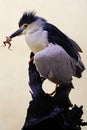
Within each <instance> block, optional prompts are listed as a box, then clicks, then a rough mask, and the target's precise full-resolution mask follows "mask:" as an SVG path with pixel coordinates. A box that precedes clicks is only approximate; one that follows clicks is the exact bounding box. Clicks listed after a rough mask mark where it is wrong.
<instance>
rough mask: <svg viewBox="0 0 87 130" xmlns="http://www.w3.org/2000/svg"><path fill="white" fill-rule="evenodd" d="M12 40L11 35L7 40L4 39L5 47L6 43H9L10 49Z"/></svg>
mask: <svg viewBox="0 0 87 130" xmlns="http://www.w3.org/2000/svg"><path fill="white" fill-rule="evenodd" d="M10 41H11V38H10V37H6V41H3V43H4V47H5V46H6V44H8V45H9V46H8V49H10V47H11V43H10Z"/></svg>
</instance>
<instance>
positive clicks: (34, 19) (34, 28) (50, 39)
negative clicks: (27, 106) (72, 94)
mask: <svg viewBox="0 0 87 130" xmlns="http://www.w3.org/2000/svg"><path fill="white" fill-rule="evenodd" d="M18 25H19V29H18V30H17V31H15V32H14V33H12V34H11V35H10V36H9V37H7V38H6V41H5V42H4V44H5V45H6V43H8V44H9V47H10V46H11V43H10V41H11V40H12V39H13V38H14V37H16V36H20V35H22V34H23V35H25V40H26V43H27V44H28V46H29V48H30V49H31V51H32V52H33V53H34V57H33V58H31V59H30V60H34V61H33V62H34V64H35V65H36V68H37V70H38V72H39V74H40V75H41V76H42V77H45V78H46V79H48V80H50V81H51V82H53V83H55V84H57V85H58V84H67V83H72V79H73V76H74V77H77V78H81V77H82V72H83V71H84V70H85V66H84V63H83V61H82V58H81V55H80V53H82V49H81V48H80V46H79V45H78V44H77V43H76V42H75V41H74V40H73V39H71V38H70V37H69V36H67V35H66V34H65V33H64V32H63V31H61V30H60V29H59V28H57V26H55V25H53V24H51V23H49V22H47V20H46V19H45V18H43V17H40V16H37V15H36V13H35V12H34V11H29V12H24V13H23V15H22V16H21V18H20V20H19V22H18Z"/></svg>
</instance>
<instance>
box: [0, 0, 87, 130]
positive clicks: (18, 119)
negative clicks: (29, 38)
mask: <svg viewBox="0 0 87 130" xmlns="http://www.w3.org/2000/svg"><path fill="white" fill-rule="evenodd" d="M31 10H35V11H36V13H37V15H38V16H42V17H44V18H45V19H47V20H48V22H50V23H52V24H54V25H56V26H57V27H58V28H59V29H60V30H61V31H63V32H64V33H65V34H67V35H68V36H69V37H71V38H72V39H73V40H75V41H76V42H77V43H78V44H79V46H80V47H81V48H82V50H83V53H82V54H81V57H82V60H83V62H84V64H85V67H87V0H51V1H50V0H22V1H21V0H19V1H18V0H0V12H1V13H0V130H20V129H21V128H22V127H23V124H24V121H25V117H26V113H27V108H28V105H29V101H30V100H31V95H30V93H29V90H30V88H29V86H28V82H29V79H28V61H29V55H30V52H31V50H30V49H29V48H28V46H27V44H26V42H25V39H24V36H20V37H16V38H14V39H13V41H12V42H11V43H12V46H11V49H12V51H10V50H8V48H7V47H2V45H3V41H4V40H5V37H6V36H9V35H10V34H12V33H13V32H14V31H15V30H17V29H18V21H19V19H20V17H21V16H22V14H23V12H24V11H31ZM73 84H74V87H75V88H74V89H73V90H72V91H71V93H70V99H71V101H72V103H73V104H77V105H78V106H81V105H83V111H84V114H83V117H82V118H83V119H84V121H87V70H85V71H84V72H83V75H82V78H81V79H77V78H73ZM54 88H55V85H54V84H52V83H51V82H49V81H48V80H47V81H46V82H45V83H44V84H43V89H44V91H46V92H48V93H49V92H51V91H53V90H54ZM82 130H87V127H82Z"/></svg>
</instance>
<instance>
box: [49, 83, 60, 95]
mask: <svg viewBox="0 0 87 130" xmlns="http://www.w3.org/2000/svg"><path fill="white" fill-rule="evenodd" d="M58 87H59V85H58V84H56V87H55V90H54V91H53V92H51V93H49V94H48V95H49V96H52V95H53V94H55V93H56V91H57V88H58Z"/></svg>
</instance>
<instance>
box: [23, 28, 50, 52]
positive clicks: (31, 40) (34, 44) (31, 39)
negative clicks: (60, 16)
mask: <svg viewBox="0 0 87 130" xmlns="http://www.w3.org/2000/svg"><path fill="white" fill-rule="evenodd" d="M47 35H48V34H47V32H46V31H42V30H38V31H36V32H32V33H27V34H26V36H25V39H26V42H27V44H28V46H29V48H30V49H31V50H32V51H33V52H34V53H37V52H38V51H40V50H43V49H44V48H46V47H47V46H48V40H47Z"/></svg>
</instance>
